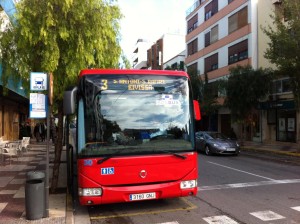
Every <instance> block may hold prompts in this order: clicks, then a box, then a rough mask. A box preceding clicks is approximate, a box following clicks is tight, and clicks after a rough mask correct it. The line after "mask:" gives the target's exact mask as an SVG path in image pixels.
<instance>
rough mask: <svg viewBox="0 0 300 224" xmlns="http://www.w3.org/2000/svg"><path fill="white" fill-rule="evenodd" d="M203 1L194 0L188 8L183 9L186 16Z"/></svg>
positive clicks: (203, 0)
mask: <svg viewBox="0 0 300 224" xmlns="http://www.w3.org/2000/svg"><path fill="white" fill-rule="evenodd" d="M204 2H205V0H196V1H195V2H194V4H193V5H192V6H191V7H190V8H189V9H188V10H186V11H185V14H186V16H189V15H190V14H191V13H192V12H193V11H194V10H195V9H196V8H197V7H198V6H199V5H201V4H202V3H204Z"/></svg>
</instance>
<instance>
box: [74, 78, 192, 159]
mask: <svg viewBox="0 0 300 224" xmlns="http://www.w3.org/2000/svg"><path fill="white" fill-rule="evenodd" d="M81 87H82V89H81V91H82V98H81V99H80V100H79V112H78V127H81V125H80V124H83V125H82V126H84V128H82V130H81V129H79V130H78V146H79V147H78V152H79V155H81V156H103V155H114V154H147V153H157V152H164V151H165V150H168V151H170V150H171V151H174V152H179V151H191V150H193V144H194V143H193V142H192V140H193V138H192V136H193V128H192V127H193V124H192V122H193V119H191V113H190V111H191V109H192V107H191V105H192V104H191V102H190V101H191V98H190V94H191V93H190V88H189V85H188V80H187V78H185V77H181V76H180V77H177V76H175V77H174V76H134V75H130V76H120V75H116V76H114V75H110V76H103V75H101V76H99V75H88V76H86V77H85V79H84V80H83V81H82V86H81Z"/></svg>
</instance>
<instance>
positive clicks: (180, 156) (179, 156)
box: [162, 150, 186, 159]
mask: <svg viewBox="0 0 300 224" xmlns="http://www.w3.org/2000/svg"><path fill="white" fill-rule="evenodd" d="M162 152H164V153H168V154H171V155H173V156H176V157H178V158H181V159H186V156H184V155H181V154H179V153H176V152H172V151H169V150H162Z"/></svg>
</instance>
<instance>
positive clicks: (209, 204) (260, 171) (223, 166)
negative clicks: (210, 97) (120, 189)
mask: <svg viewBox="0 0 300 224" xmlns="http://www.w3.org/2000/svg"><path fill="white" fill-rule="evenodd" d="M88 212H89V216H90V219H91V223H93V224H96V223H101V224H104V223H109V224H120V223H122V224H123V223H124V224H126V223H131V224H145V223H147V224H184V223H189V224H193V223H197V224H198V223H203V224H205V223H214V224H236V223H240V224H242V223H247V224H252V223H253V224H260V223H268V224H271V223H272V224H296V223H298V224H299V223H300V166H299V165H298V164H297V161H296V162H295V163H293V162H291V160H290V159H289V160H287V159H286V158H284V157H278V156H277V157H276V156H274V157H273V156H263V157H261V158H260V157H252V156H251V155H250V154H248V153H247V154H246V153H245V154H243V152H242V153H241V155H240V156H205V155H202V154H199V179H198V194H197V196H195V197H187V198H177V199H168V200H155V201H143V202H135V203H126V204H124V203H123V204H113V205H101V206H94V207H89V209H88Z"/></svg>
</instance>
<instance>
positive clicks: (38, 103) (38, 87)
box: [29, 72, 52, 217]
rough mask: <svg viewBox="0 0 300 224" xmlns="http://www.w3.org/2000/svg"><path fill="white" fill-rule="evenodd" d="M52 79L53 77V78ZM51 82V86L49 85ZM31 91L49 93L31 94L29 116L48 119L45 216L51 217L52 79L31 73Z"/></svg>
mask: <svg viewBox="0 0 300 224" xmlns="http://www.w3.org/2000/svg"><path fill="white" fill-rule="evenodd" d="M51 77H52V76H51ZM49 82H50V83H51V84H49ZM30 91H36V92H45V91H46V92H47V91H48V95H45V94H42V93H30V105H29V110H30V111H29V116H30V118H35V119H44V118H47V145H46V171H45V214H44V217H49V148H50V143H49V141H50V113H51V104H52V102H50V98H49V93H51V98H52V78H51V80H50V78H49V75H48V74H47V73H43V72H31V73H30Z"/></svg>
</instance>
